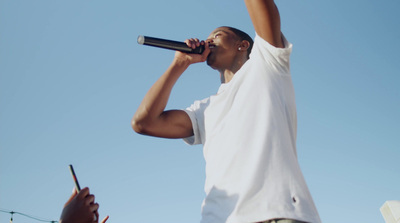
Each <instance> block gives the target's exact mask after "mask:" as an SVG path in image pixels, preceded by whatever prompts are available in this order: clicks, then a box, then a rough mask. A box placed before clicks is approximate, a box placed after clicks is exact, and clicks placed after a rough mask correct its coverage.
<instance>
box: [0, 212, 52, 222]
mask: <svg viewBox="0 0 400 223" xmlns="http://www.w3.org/2000/svg"><path fill="white" fill-rule="evenodd" d="M0 212H4V213H9V214H11V219H10V223H13V216H14V214H19V215H22V216H25V217H27V218H30V219H34V220H36V221H41V222H50V223H57V222H58V221H51V220H44V219H43V218H42V219H40V218H37V217H33V216H31V215H28V214H24V213H21V212H16V211H6V210H1V209H0Z"/></svg>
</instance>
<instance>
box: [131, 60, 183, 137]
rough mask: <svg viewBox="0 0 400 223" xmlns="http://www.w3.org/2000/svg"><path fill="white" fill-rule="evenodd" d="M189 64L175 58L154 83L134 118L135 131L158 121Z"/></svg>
mask: <svg viewBox="0 0 400 223" xmlns="http://www.w3.org/2000/svg"><path fill="white" fill-rule="evenodd" d="M188 66H189V64H188V63H187V62H182V61H179V60H176V59H174V61H173V62H172V63H171V65H170V66H169V67H168V69H167V70H166V71H165V73H164V74H163V75H162V76H161V77H160V78H159V79H158V80H157V81H156V82H155V83H154V85H153V86H152V87H151V88H150V90H149V91H148V92H147V94H146V95H145V97H144V98H143V101H142V103H141V104H140V106H139V108H138V109H137V111H136V113H135V115H134V117H133V119H132V127H133V128H134V130H135V131H137V132H140V128H142V127H143V126H144V125H151V124H152V122H155V121H157V119H158V118H159V117H160V115H161V114H162V113H163V111H164V109H165V107H166V106H167V102H168V99H169V97H170V94H171V91H172V88H173V86H174V85H175V83H176V81H177V80H178V79H179V77H180V76H181V75H182V73H183V72H184V71H185V70H186V69H187V68H188Z"/></svg>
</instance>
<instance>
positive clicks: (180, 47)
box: [137, 36, 204, 54]
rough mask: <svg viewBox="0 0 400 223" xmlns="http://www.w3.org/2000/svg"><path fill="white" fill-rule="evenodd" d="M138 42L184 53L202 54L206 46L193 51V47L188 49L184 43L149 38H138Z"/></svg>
mask: <svg viewBox="0 0 400 223" xmlns="http://www.w3.org/2000/svg"><path fill="white" fill-rule="evenodd" d="M137 42H138V43H139V44H141V45H147V46H154V47H159V48H163V49H168V50H177V51H181V52H184V53H196V54H202V53H203V51H204V46H199V47H196V48H195V49H192V48H191V47H188V45H186V43H184V42H178V41H173V40H166V39H160V38H155V37H149V36H138V39H137Z"/></svg>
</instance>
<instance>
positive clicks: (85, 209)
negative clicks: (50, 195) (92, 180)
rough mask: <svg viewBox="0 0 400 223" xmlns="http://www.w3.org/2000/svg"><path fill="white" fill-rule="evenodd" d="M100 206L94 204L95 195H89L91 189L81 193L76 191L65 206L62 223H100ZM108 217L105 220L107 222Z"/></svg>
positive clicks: (83, 190) (85, 189)
mask: <svg viewBox="0 0 400 223" xmlns="http://www.w3.org/2000/svg"><path fill="white" fill-rule="evenodd" d="M98 209H99V204H98V203H95V202H94V195H93V194H90V193H89V188H87V187H85V188H83V189H82V190H81V191H80V192H79V193H77V192H76V190H74V192H73V193H72V195H71V197H70V198H69V199H68V201H67V202H66V203H65V205H64V209H63V211H62V213H61V218H60V223H88V222H96V223H97V222H98V218H99V213H98ZM107 219H108V216H107V217H106V218H104V219H103V221H102V223H104V222H106V221H107Z"/></svg>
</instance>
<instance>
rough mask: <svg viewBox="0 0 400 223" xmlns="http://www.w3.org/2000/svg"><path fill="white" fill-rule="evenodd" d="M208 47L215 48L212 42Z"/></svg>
mask: <svg viewBox="0 0 400 223" xmlns="http://www.w3.org/2000/svg"><path fill="white" fill-rule="evenodd" d="M208 47H209V48H210V49H213V48H215V47H216V46H215V45H214V44H212V45H211V44H210V45H209V46H208Z"/></svg>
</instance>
